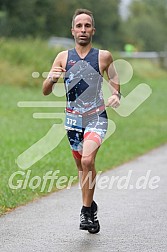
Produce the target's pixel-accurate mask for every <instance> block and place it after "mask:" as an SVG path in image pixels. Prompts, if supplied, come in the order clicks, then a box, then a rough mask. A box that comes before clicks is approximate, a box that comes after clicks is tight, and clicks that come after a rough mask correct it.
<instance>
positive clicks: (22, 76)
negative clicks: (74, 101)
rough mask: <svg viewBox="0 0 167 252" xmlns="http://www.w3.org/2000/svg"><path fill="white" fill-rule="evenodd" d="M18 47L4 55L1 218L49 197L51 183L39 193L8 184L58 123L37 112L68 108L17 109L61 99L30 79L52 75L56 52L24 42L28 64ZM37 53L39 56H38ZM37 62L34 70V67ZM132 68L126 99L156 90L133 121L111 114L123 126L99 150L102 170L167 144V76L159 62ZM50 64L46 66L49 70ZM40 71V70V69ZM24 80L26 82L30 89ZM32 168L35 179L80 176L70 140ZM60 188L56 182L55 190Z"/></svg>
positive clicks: (1, 63)
mask: <svg viewBox="0 0 167 252" xmlns="http://www.w3.org/2000/svg"><path fill="white" fill-rule="evenodd" d="M14 43H16V44H17V42H16V41H15V42H13V48H12V46H11V44H10V43H9V44H8V45H4V44H3V49H4V50H6V52H3V53H2V51H1V53H0V56H1V57H0V69H1V76H2V79H3V78H4V79H3V80H4V81H3V83H2V84H4V85H0V96H1V101H0V103H1V104H0V105H1V106H0V117H1V131H0V137H1V138H0V139H1V150H0V156H1V158H0V214H2V213H4V212H6V211H8V210H10V209H13V208H15V207H17V206H19V205H22V204H26V203H27V202H29V201H32V200H34V199H36V198H39V197H41V196H43V195H46V194H47V193H48V192H47V189H48V186H49V184H47V186H46V187H45V190H44V191H43V192H40V189H41V187H40V186H39V187H38V188H37V189H35V190H32V189H31V188H29V187H27V188H26V189H22V188H20V189H17V190H14V189H13V190H12V189H11V188H10V187H9V185H8V181H9V178H10V176H11V175H12V174H13V173H14V172H16V171H23V170H21V169H20V168H19V167H18V166H17V165H16V163H15V160H16V158H17V157H18V155H19V154H21V153H22V152H23V151H24V150H26V149H27V148H28V147H30V146H31V145H32V144H34V143H35V142H36V141H38V140H39V139H40V138H41V137H43V136H44V135H45V134H46V133H47V132H48V130H49V129H50V128H51V127H52V125H53V124H54V123H55V120H54V119H51V120H46V119H40V120H39V119H33V118H32V114H33V113H34V112H55V111H57V112H63V109H57V110H55V109H54V108H19V107H17V102H18V101H53V100H57V99H60V98H56V97H55V96H54V95H53V94H52V95H50V96H48V97H44V96H43V95H42V92H41V86H42V81H43V79H42V78H39V79H33V78H32V77H30V76H31V73H32V71H39V72H42V71H48V69H49V67H50V64H51V61H52V59H53V54H54V53H56V52H55V51H54V53H53V51H52V50H51V49H47V45H45V43H42V42H40V41H36V42H34V43H37V45H38V46H37V45H36V46H35V44H34V48H33V46H30V43H29V42H26V43H25V44H24V43H22V44H21V45H20V47H22V49H21V52H22V54H23V55H24V53H25V55H26V56H25V63H24V57H23V56H22V59H21V56H19V57H20V60H19V59H17V54H18V51H19V49H18V48H17V50H16V47H18V44H17V46H16V45H14ZM39 44H40V49H39ZM24 47H25V48H28V49H30V51H29V53H30V54H31V56H32V58H31V59H29V56H28V53H27V51H26V50H25V48H24ZM5 48H6V49H5ZM8 50H9V52H8ZM16 51H17V53H16ZM35 52H36V55H35V56H34V53H35ZM8 54H9V55H8ZM2 55H3V58H2ZM11 55H13V56H11ZM47 56H48V57H47ZM13 57H16V59H13ZM35 58H37V59H36V60H37V62H38V63H37V65H35V63H34V61H35ZM40 59H41V60H44V61H45V62H43V61H42V63H41V64H42V66H41V65H40ZM31 62H32V65H33V66H31ZM38 64H39V65H38ZM131 64H132V65H133V68H134V76H133V79H132V80H131V81H130V83H128V84H126V85H124V86H123V87H122V93H123V95H124V96H126V95H127V94H128V92H130V91H131V90H133V88H134V87H136V86H137V85H138V84H139V83H143V82H144V83H147V84H149V85H150V87H151V88H152V91H153V92H152V95H151V96H150V97H149V98H148V99H147V100H146V101H145V102H144V103H143V104H142V105H141V106H140V107H139V108H138V109H137V110H136V111H135V112H134V113H133V114H131V115H130V116H128V117H120V116H119V115H118V114H116V113H115V112H114V111H113V110H112V109H110V110H108V114H109V118H110V119H112V120H113V121H114V122H115V124H116V127H117V128H116V131H115V133H114V134H113V135H112V136H110V138H109V139H107V140H106V141H105V142H104V143H103V145H102V146H101V148H100V150H99V152H98V155H97V160H96V161H97V162H96V164H97V165H96V168H97V170H98V171H106V170H108V169H111V168H113V167H116V166H118V165H120V164H122V163H124V162H127V161H129V160H131V159H134V158H135V157H137V156H139V155H142V154H144V153H145V152H148V151H149V150H151V149H153V148H155V147H157V146H159V145H161V144H164V143H166V142H167V130H166V129H167V117H166V107H167V106H166V105H167V102H166V101H167V100H166V97H167V88H166V78H167V74H166V72H165V71H164V70H162V69H160V68H159V67H158V65H157V64H155V63H151V62H150V61H143V60H132V61H131ZM44 65H46V67H45V68H44ZM9 66H10V67H11V68H9V70H11V72H10V71H9V72H10V73H14V76H15V78H14V80H13V79H12V74H11V76H7V77H6V76H5V75H4V74H5V73H7V71H8V67H9ZM34 67H36V68H35V70H34ZM2 69H3V71H2ZM9 75H10V74H9ZM27 76H29V78H27ZM22 80H24V81H25V82H24V85H23V84H22ZM30 83H31V84H30ZM29 170H31V175H30V178H29V181H30V180H31V178H33V177H34V176H39V177H40V178H42V177H43V176H44V175H45V174H46V172H48V171H55V170H60V173H59V175H65V176H68V177H70V176H76V175H77V170H76V167H75V164H74V161H73V158H72V155H71V151H70V147H69V144H68V141H67V138H66V137H64V139H63V140H62V142H61V143H60V144H59V146H58V147H57V148H55V149H54V150H53V151H52V152H50V153H49V154H47V155H46V156H45V157H43V158H42V159H41V160H40V161H38V162H37V163H36V164H34V165H33V166H32V167H30V168H29ZM25 173H26V171H25ZM25 176H26V175H24V176H22V175H18V176H17V177H16V178H15V181H14V183H16V184H17V180H19V179H20V180H24V181H25ZM56 190H57V188H56V185H55V184H54V186H53V188H52V192H53V191H56Z"/></svg>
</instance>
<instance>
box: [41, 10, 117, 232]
mask: <svg viewBox="0 0 167 252" xmlns="http://www.w3.org/2000/svg"><path fill="white" fill-rule="evenodd" d="M71 32H72V35H73V37H74V40H75V48H73V49H70V50H66V51H62V52H60V53H59V54H58V55H57V57H56V58H55V60H54V62H53V65H52V68H51V70H50V72H49V75H48V77H47V79H46V80H45V81H44V82H43V94H44V95H48V94H50V93H51V92H52V89H53V85H54V84H55V83H56V82H57V81H58V79H59V78H60V76H61V74H62V73H64V84H65V90H66V99H67V103H66V104H67V105H66V120H65V121H66V122H65V128H66V130H67V136H68V139H69V143H70V147H71V149H72V154H73V157H74V160H75V163H76V165H77V168H78V171H79V176H80V183H81V189H82V201H83V206H82V208H81V213H80V229H82V230H88V231H89V232H90V233H97V232H99V230H100V224H99V221H98V220H97V204H96V202H95V201H94V199H93V196H94V189H95V184H94V186H92V187H90V185H91V184H92V182H93V181H95V177H96V170H95V158H96V155H97V152H98V149H99V147H100V145H101V143H102V141H103V139H104V137H105V134H106V131H107V126H108V124H107V122H108V120H107V113H106V110H105V104H104V100H103V95H102V81H103V75H104V73H105V72H106V74H107V77H108V81H109V84H110V85H111V90H112V94H111V96H110V97H109V98H108V102H107V104H106V106H107V107H108V106H111V107H113V108H116V107H118V106H119V104H120V85H119V81H118V76H117V73H116V71H115V69H114V67H113V64H112V62H113V58H112V55H111V53H110V52H109V51H106V50H99V49H96V48H93V47H92V37H93V35H94V33H95V22H94V18H93V14H92V12H91V11H89V10H86V9H77V10H76V11H75V14H74V16H73V18H72V28H71Z"/></svg>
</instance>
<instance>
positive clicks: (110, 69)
mask: <svg viewBox="0 0 167 252" xmlns="http://www.w3.org/2000/svg"><path fill="white" fill-rule="evenodd" d="M101 65H102V71H103V72H104V71H105V72H106V73H107V77H108V82H109V84H110V89H111V93H112V95H111V96H110V97H109V98H108V103H107V104H106V106H107V107H108V106H112V107H114V108H116V107H118V106H119V105H120V84H119V77H118V74H117V72H116V69H115V67H114V63H113V57H112V55H111V53H110V52H109V51H102V52H101Z"/></svg>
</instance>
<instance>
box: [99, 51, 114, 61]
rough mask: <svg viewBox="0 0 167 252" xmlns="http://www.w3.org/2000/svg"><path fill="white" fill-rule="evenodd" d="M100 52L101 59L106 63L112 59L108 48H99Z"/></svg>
mask: <svg viewBox="0 0 167 252" xmlns="http://www.w3.org/2000/svg"><path fill="white" fill-rule="evenodd" d="M99 52H100V59H101V60H102V61H103V60H104V61H106V62H108V63H111V62H112V61H113V57H112V54H111V52H109V51H108V50H99Z"/></svg>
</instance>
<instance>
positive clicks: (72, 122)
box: [65, 112, 82, 132]
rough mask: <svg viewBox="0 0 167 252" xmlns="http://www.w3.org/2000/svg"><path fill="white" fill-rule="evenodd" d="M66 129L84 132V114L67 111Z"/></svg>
mask: <svg viewBox="0 0 167 252" xmlns="http://www.w3.org/2000/svg"><path fill="white" fill-rule="evenodd" d="M65 129H67V130H76V131H79V132H82V115H77V114H73V113H68V112H66V119H65Z"/></svg>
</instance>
